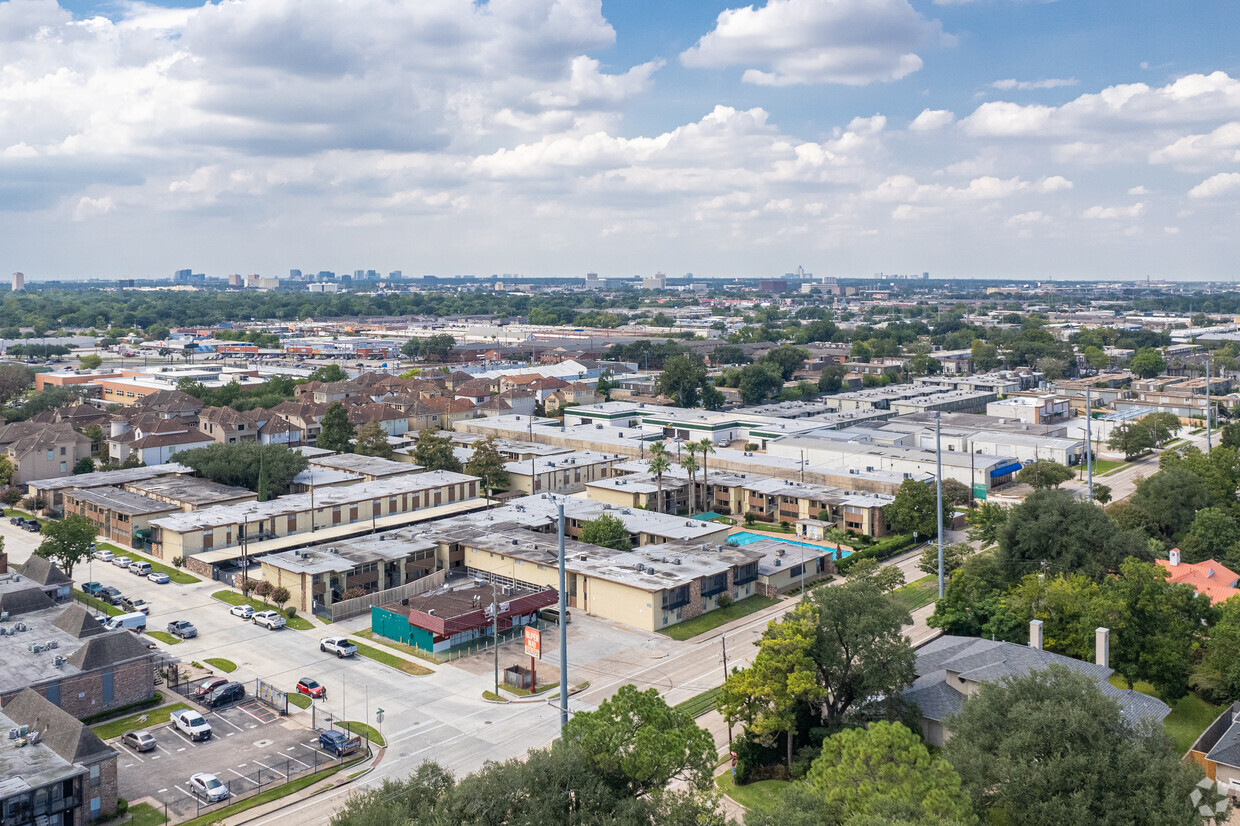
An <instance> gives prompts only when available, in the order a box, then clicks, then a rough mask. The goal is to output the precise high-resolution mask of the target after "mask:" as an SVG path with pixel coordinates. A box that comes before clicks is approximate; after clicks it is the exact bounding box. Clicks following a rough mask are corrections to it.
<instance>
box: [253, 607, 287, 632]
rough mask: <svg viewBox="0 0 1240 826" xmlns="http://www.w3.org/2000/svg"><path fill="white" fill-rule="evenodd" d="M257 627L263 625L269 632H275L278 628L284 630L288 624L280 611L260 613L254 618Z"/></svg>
mask: <svg viewBox="0 0 1240 826" xmlns="http://www.w3.org/2000/svg"><path fill="white" fill-rule="evenodd" d="M253 622H254V624H255V625H261V626H263V627H264V628H266V629H267V630H268V631H275V630H276V629H277V628H283V627H284V626H285V625H287V623H286V622H285V620H284V617H283V616H281V614H280V612H279V611H259V612H258V613H257V614H255V615H254V617H253Z"/></svg>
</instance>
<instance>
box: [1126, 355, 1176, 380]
mask: <svg viewBox="0 0 1240 826" xmlns="http://www.w3.org/2000/svg"><path fill="white" fill-rule="evenodd" d="M1128 369H1129V370H1131V371H1132V372H1134V373H1136V374H1137V375H1138V376H1140V377H1141V378H1143V379H1149V378H1153V377H1154V376H1157V375H1159V374H1161V373H1164V372H1166V370H1167V362H1166V361H1165V360H1164V359H1163V356H1162V353H1160V352H1159V351H1158V350H1156V349H1154V348H1153V347H1142V348H1141V349H1140V350H1137V352H1136V353H1134V354H1133V356H1132V358H1131V359H1129V360H1128Z"/></svg>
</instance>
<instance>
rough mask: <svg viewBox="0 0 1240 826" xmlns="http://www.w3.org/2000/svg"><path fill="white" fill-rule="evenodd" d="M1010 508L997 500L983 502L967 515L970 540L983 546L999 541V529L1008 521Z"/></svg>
mask: <svg viewBox="0 0 1240 826" xmlns="http://www.w3.org/2000/svg"><path fill="white" fill-rule="evenodd" d="M1009 512H1010V508H1008V507H1007V506H1006V505H1000V504H999V503H997V502H983V503H982V504H981V505H979V506H978V507H977V508H976V509H975V510H973V511H972V512H971V513H969V514H968V515H967V516H965V521H966V522H968V524H969V530H968V533H969V540H970V541H972V542H977V543H980V544H981V546H982V547H983V548H985V547H987V546H989V545H993V544H995V543H996V542H998V541H999V531H1000V529H1001V528H1002V527H1003V525H1004V523H1005V522H1007V518H1008V513H1009Z"/></svg>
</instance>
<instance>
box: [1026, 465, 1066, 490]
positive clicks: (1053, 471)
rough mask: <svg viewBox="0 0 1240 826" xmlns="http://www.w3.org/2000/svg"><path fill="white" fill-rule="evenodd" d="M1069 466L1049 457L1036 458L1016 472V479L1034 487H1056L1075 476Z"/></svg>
mask: <svg viewBox="0 0 1240 826" xmlns="http://www.w3.org/2000/svg"><path fill="white" fill-rule="evenodd" d="M1075 475H1076V474H1074V473H1073V472H1072V470H1071V469H1070V468H1067V467H1064V466H1063V465H1061V464H1059V463H1058V462H1052V461H1051V460H1050V459H1038V460H1037V461H1034V462H1030V463H1029V464H1027V465H1025V466H1024V467H1023V468H1021V469H1020V470H1019V471H1017V473H1016V481H1017V482H1019V483H1021V484H1022V485H1031V486H1033V487H1034V488H1039V489H1041V488H1057V487H1059V486H1060V485H1062V484H1063V483H1064V482H1067V481H1068V480H1070V479H1071V478H1072V477H1073V476H1075Z"/></svg>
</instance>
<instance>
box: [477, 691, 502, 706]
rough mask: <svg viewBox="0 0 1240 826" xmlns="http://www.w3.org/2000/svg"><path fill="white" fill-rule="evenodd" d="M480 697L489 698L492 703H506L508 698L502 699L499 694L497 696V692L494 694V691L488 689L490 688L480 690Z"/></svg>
mask: <svg viewBox="0 0 1240 826" xmlns="http://www.w3.org/2000/svg"><path fill="white" fill-rule="evenodd" d="M482 699H484V700H490V701H491V702H493V703H506V702H508V700H506V699H504V698H503V697H501V696H499V695H498V694H496V693H495V692H494V691H490V690H487V691H484V692H482Z"/></svg>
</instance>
